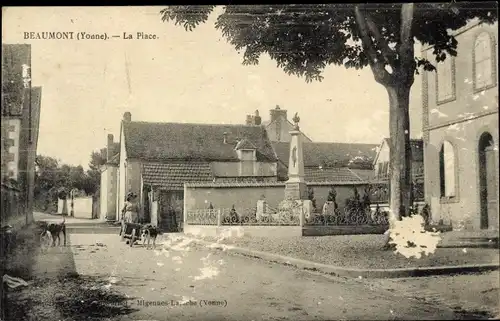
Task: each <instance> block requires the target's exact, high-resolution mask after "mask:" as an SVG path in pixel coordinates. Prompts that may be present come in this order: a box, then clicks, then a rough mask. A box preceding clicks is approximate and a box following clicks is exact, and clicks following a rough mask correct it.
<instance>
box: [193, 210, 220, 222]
mask: <svg viewBox="0 0 500 321" xmlns="http://www.w3.org/2000/svg"><path fill="white" fill-rule="evenodd" d="M186 224H189V225H220V211H219V210H215V209H195V210H190V211H188V212H187V213H186Z"/></svg>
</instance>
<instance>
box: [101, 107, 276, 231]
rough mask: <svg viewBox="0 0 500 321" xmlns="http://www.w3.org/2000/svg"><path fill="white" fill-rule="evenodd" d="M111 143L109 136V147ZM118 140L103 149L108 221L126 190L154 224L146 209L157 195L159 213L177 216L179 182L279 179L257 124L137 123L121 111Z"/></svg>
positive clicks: (180, 200) (181, 184)
mask: <svg viewBox="0 0 500 321" xmlns="http://www.w3.org/2000/svg"><path fill="white" fill-rule="evenodd" d="M114 144H116V143H114V142H113V138H112V137H111V136H108V146H114ZM117 144H118V145H117V146H116V150H118V151H119V152H118V153H117V154H116V155H114V156H111V155H112V154H113V153H109V152H108V157H110V158H109V160H108V162H107V164H106V165H105V166H104V167H103V170H102V172H101V204H102V205H101V208H103V207H105V208H106V210H104V209H103V210H102V211H103V212H102V213H101V216H103V215H104V216H106V217H107V218H108V219H109V220H120V219H121V209H122V207H123V204H124V202H125V196H126V195H127V193H129V192H133V193H136V194H137V195H138V196H139V199H140V203H141V211H142V212H141V213H140V216H141V217H143V218H144V219H145V220H146V221H149V220H153V221H155V222H154V223H156V219H155V218H153V217H151V216H150V214H151V212H152V210H151V208H152V206H153V204H152V202H153V201H154V200H155V199H158V197H159V195H160V194H161V195H162V196H161V197H162V202H161V204H160V205H161V206H163V208H160V209H159V210H158V212H160V214H164V213H167V212H169V210H172V211H173V212H176V215H178V216H179V217H178V218H177V221H182V209H183V199H184V195H183V193H184V183H187V182H225V181H230V182H248V181H257V182H276V181H277V179H278V178H277V177H278V174H277V166H278V165H277V158H276V155H275V153H274V150H273V148H272V145H271V142H270V140H269V138H268V137H267V133H266V131H265V129H264V128H262V126H255V125H222V124H187V123H152V122H141V121H132V116H131V114H130V113H129V112H126V113H125V114H124V116H123V120H122V122H121V129H120V139H119V142H118V143H117ZM108 150H111V148H109V147H108ZM105 204H107V205H105ZM160 205H158V204H156V205H155V206H160ZM112 209H114V210H115V212H114V213H111V211H112ZM104 211H105V213H104ZM179 212H180V214H179ZM159 220H161V217H160V218H159Z"/></svg>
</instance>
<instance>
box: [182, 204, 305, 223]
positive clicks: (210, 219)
mask: <svg viewBox="0 0 500 321" xmlns="http://www.w3.org/2000/svg"><path fill="white" fill-rule="evenodd" d="M300 214H301V213H298V212H297V211H284V210H277V209H273V208H271V207H269V206H266V208H265V210H264V211H262V213H257V207H254V208H245V209H238V211H236V209H234V208H219V209H195V210H190V211H188V212H187V216H186V224H188V225H219V226H223V225H257V226H261V225H276V226H296V225H300Z"/></svg>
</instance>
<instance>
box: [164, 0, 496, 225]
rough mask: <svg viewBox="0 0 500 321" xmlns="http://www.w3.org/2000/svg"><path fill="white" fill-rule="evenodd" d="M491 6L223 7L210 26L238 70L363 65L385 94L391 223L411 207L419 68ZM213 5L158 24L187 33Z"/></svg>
mask: <svg viewBox="0 0 500 321" xmlns="http://www.w3.org/2000/svg"><path fill="white" fill-rule="evenodd" d="M497 8H498V5H497V3H496V2H458V3H457V2H451V3H399V4H380V3H379V4H362V3H358V4H314V5H300V4H287V5H227V6H225V7H224V8H223V9H222V10H221V11H220V12H217V14H218V17H217V20H216V23H215V27H216V28H217V29H218V30H220V31H221V32H222V34H223V36H224V37H225V38H226V39H227V40H228V42H229V43H230V44H231V45H233V46H234V48H235V49H236V50H237V51H243V64H247V65H253V64H258V62H259V59H260V57H261V56H262V54H268V55H269V57H270V58H271V59H272V60H274V61H276V63H277V65H278V67H280V68H281V69H283V70H284V71H285V72H286V73H288V74H291V75H296V76H299V77H304V78H305V80H306V81H307V82H311V81H313V80H317V81H321V80H322V79H323V76H322V72H323V70H324V69H325V67H326V66H328V65H338V66H344V67H346V68H355V69H361V68H364V67H366V66H369V67H370V69H371V71H372V73H373V76H374V78H375V81H377V82H378V83H379V84H381V85H383V86H384V87H385V89H386V90H387V93H388V96H389V133H390V137H391V146H390V169H389V170H390V176H391V179H390V184H391V191H390V193H391V195H390V206H391V211H390V212H391V222H392V221H393V220H394V219H396V220H398V219H400V218H401V216H403V215H408V213H409V211H410V209H411V203H412V199H413V197H412V188H411V184H412V181H411V148H410V138H409V135H410V134H409V133H410V119H409V100H410V97H409V96H410V88H411V86H412V85H413V82H414V80H415V74H416V73H418V72H419V70H425V71H433V70H435V69H436V66H434V64H433V61H436V62H438V63H439V62H441V61H444V60H445V59H446V58H447V57H448V56H456V55H457V48H458V42H457V39H456V38H455V32H454V31H456V30H458V29H460V28H462V27H465V26H466V25H467V24H468V23H469V22H471V21H473V20H474V19H476V20H477V21H478V22H480V23H493V22H496V21H497V19H498V13H497V11H498V10H497ZM215 10H216V6H200V5H197V6H170V7H167V8H166V9H163V10H162V11H161V14H162V19H163V21H173V22H174V23H175V24H176V25H182V26H183V27H184V28H185V29H186V30H193V29H194V28H195V27H197V26H198V25H199V24H201V23H204V22H206V21H207V20H208V17H209V16H210V14H211V13H212V12H214V11H215ZM415 41H418V42H420V43H421V44H422V45H424V46H431V47H432V48H433V49H432V55H433V56H434V59H432V57H428V59H429V60H427V57H425V58H422V57H418V56H417V55H415Z"/></svg>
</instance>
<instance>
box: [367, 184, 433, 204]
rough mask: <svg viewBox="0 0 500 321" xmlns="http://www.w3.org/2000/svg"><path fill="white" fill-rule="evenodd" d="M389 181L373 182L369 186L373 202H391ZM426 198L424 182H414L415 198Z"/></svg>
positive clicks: (418, 199)
mask: <svg viewBox="0 0 500 321" xmlns="http://www.w3.org/2000/svg"><path fill="white" fill-rule="evenodd" d="M389 188H390V187H389V183H388V182H378V183H372V184H370V186H369V198H370V202H371V203H374V204H375V203H387V202H389V196H390V189H389ZM424 198H425V194H424V183H423V182H416V183H415V184H413V199H414V200H415V201H422V200H424Z"/></svg>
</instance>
